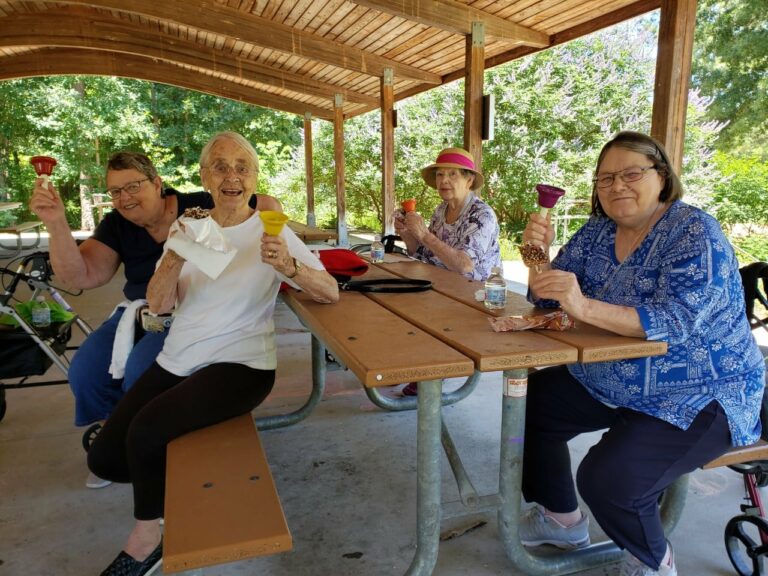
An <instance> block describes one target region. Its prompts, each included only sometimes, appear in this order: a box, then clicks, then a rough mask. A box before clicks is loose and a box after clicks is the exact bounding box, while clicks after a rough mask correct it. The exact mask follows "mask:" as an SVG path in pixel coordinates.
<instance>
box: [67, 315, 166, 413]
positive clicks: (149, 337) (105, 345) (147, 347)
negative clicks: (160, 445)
mask: <svg viewBox="0 0 768 576" xmlns="http://www.w3.org/2000/svg"><path fill="white" fill-rule="evenodd" d="M123 312H125V308H118V309H117V310H115V313H114V314H112V316H110V317H109V318H107V320H105V321H104V323H103V324H102V325H101V326H99V327H98V328H97V329H96V330H94V331H93V332H92V333H91V334H90V336H88V337H87V338H86V339H85V340H84V341H83V343H82V344H81V345H80V348H79V349H78V350H77V352H75V355H74V357H73V358H72V363H71V365H70V366H69V370H68V371H67V375H68V379H69V385H70V387H71V388H72V394H74V396H75V426H86V425H88V424H92V423H94V422H96V421H98V420H106V419H107V418H109V415H110V414H112V410H114V409H115V406H117V403H118V402H119V401H120V398H122V397H123V394H125V392H126V390H128V389H129V388H130V387H131V386H133V383H134V382H136V380H138V379H139V376H141V375H142V374H144V372H145V371H146V370H147V368H149V367H150V366H151V365H152V362H154V361H155V358H157V355H158V354H160V350H162V349H163V344H164V343H165V337H166V336H167V335H168V331H167V330H166V331H165V332H147V333H144V332H140V333H139V340H138V341H137V342H136V344H134V346H133V349H132V350H131V352H130V354H129V355H128V360H127V362H126V364H125V376H124V377H123V378H122V379H114V378H112V375H111V374H110V373H109V365H110V363H111V361H112V347H113V346H114V345H115V334H116V332H117V325H118V323H119V322H120V318H122V317H123Z"/></svg>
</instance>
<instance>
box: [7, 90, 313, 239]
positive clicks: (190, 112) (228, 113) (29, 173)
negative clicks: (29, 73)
mask: <svg viewBox="0 0 768 576" xmlns="http://www.w3.org/2000/svg"><path fill="white" fill-rule="evenodd" d="M300 126H301V119H300V118H297V117H296V116H294V115H289V114H284V113H281V112H274V111H272V110H267V109H263V108H257V107H254V106H250V105H247V104H242V103H239V102H234V101H230V100H225V99H221V98H215V97H212V96H209V95H206V94H201V93H197V92H191V91H187V90H183V89H180V88H175V87H172V86H166V85H162V84H153V83H149V82H143V81H138V80H128V79H122V78H114V77H95V76H60V77H46V78H31V79H25V80H15V81H4V82H0V194H3V195H4V197H5V198H12V199H14V200H18V201H21V202H23V204H24V205H25V206H26V205H27V201H28V199H29V193H30V192H31V188H32V182H33V180H34V177H35V175H34V171H33V170H32V168H31V167H30V166H29V158H30V157H31V156H34V155H36V154H48V155H51V156H54V157H55V158H56V159H57V161H58V164H57V166H56V169H55V172H54V180H55V182H56V185H57V187H58V188H59V190H60V192H61V194H62V198H63V199H64V202H65V204H66V206H67V212H68V219H69V221H70V224H71V225H72V226H73V227H81V226H82V227H84V228H88V227H90V226H92V214H91V209H90V206H91V197H92V194H93V193H94V192H98V191H99V190H102V189H103V188H104V165H105V163H106V160H107V158H108V157H109V156H110V155H111V154H112V153H114V152H116V151H118V150H134V151H140V152H144V153H146V154H147V155H148V156H149V157H150V158H152V160H153V161H154V162H155V164H156V166H157V167H158V171H159V173H160V175H161V176H162V177H163V178H164V180H165V181H166V182H167V183H168V184H170V185H172V186H176V187H179V188H180V189H182V190H190V189H200V181H199V167H198V164H197V162H198V158H199V155H200V150H201V149H202V147H203V145H204V144H205V142H206V141H207V140H208V139H209V138H210V136H211V135H213V134H214V133H215V132H219V131H221V130H234V131H236V132H239V133H241V134H243V136H245V137H246V138H247V139H249V140H250V141H251V142H252V143H253V144H254V146H255V147H256V149H257V151H258V152H259V156H260V160H261V175H262V176H261V178H260V183H259V187H260V189H261V190H263V191H270V190H271V185H270V178H271V177H272V176H273V175H274V174H275V173H276V172H277V171H278V170H279V167H280V166H281V165H282V164H283V163H284V162H285V161H286V159H288V158H290V156H291V154H292V152H293V149H294V148H295V147H296V146H297V145H298V143H299V142H300V139H301V133H300ZM20 216H21V217H23V218H28V217H29V216H30V214H29V213H28V212H27V213H26V214H24V213H22V214H21V215H20Z"/></svg>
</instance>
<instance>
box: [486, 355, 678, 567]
mask: <svg viewBox="0 0 768 576" xmlns="http://www.w3.org/2000/svg"><path fill="white" fill-rule="evenodd" d="M527 388H528V370H526V369H522V370H507V371H505V372H504V396H503V400H502V415H501V456H500V459H501V466H500V469H499V496H500V500H501V506H500V508H499V534H500V537H501V539H502V542H503V544H504V547H505V549H506V552H507V556H508V557H509V558H510V560H512V563H513V564H514V565H515V566H516V567H517V568H518V569H519V570H521V571H522V572H523V573H525V574H530V575H531V576H557V575H559V574H571V573H573V572H580V571H582V570H586V569H588V568H592V567H595V566H600V565H603V564H609V563H611V562H617V561H618V560H619V559H620V558H621V550H619V548H618V547H617V546H616V544H614V543H613V542H612V541H607V542H599V543H597V544H593V545H591V546H588V547H586V548H582V549H580V550H573V551H570V552H562V553H557V554H553V555H549V556H546V557H544V556H537V555H535V554H532V553H531V552H529V551H528V549H527V548H525V547H524V546H523V545H522V544H521V543H520V537H519V535H518V525H519V519H520V494H521V489H520V488H521V483H522V472H523V440H524V434H525V402H526V395H527ZM687 486H688V477H687V476H683V477H682V478H680V479H679V480H678V481H677V482H675V483H674V484H673V485H672V486H670V488H669V489H668V490H667V491H666V493H665V495H664V499H663V501H662V510H661V516H662V520H663V522H664V529H665V531H666V533H667V534H669V533H670V532H671V531H672V530H673V529H674V527H675V525H676V524H677V521H678V520H679V518H680V515H681V513H682V509H683V506H684V504H685V497H686V492H687Z"/></svg>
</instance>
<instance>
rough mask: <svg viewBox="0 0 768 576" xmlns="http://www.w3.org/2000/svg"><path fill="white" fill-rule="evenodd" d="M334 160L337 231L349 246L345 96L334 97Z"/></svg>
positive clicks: (341, 244) (342, 243) (341, 240)
mask: <svg viewBox="0 0 768 576" xmlns="http://www.w3.org/2000/svg"><path fill="white" fill-rule="evenodd" d="M333 160H334V164H335V166H336V233H337V234H338V235H339V239H338V245H339V246H349V239H348V238H347V198H346V189H345V185H344V98H343V97H342V95H341V94H336V97H335V98H334V99H333Z"/></svg>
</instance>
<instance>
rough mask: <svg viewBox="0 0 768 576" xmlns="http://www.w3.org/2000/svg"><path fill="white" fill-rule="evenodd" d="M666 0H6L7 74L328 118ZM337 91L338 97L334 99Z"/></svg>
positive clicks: (1, 13) (0, 17)
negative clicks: (123, 83) (339, 107)
mask: <svg viewBox="0 0 768 576" xmlns="http://www.w3.org/2000/svg"><path fill="white" fill-rule="evenodd" d="M660 4H661V0H355V1H349V0H63V1H56V2H45V1H35V0H0V80H2V79H10V78H22V77H31V76H43V75H55V74H97V75H115V76H124V77H130V78H138V79H144V80H150V81H154V82H162V83H166V84H173V85H176V86H181V87H185V88H190V89H193V90H199V91H202V92H207V93H211V94H215V95H218V96H224V97H227V98H232V99H235V100H240V101H243V102H248V103H251V104H255V105H258V106H264V107H269V108H274V109H278V110H283V111H286V112H291V113H296V114H305V113H311V114H312V115H313V116H315V117H318V118H324V119H332V118H333V116H334V101H335V98H336V95H337V94H338V95H341V98H342V101H343V115H344V117H351V116H356V115H359V114H362V113H364V112H368V111H370V110H374V109H377V108H379V105H380V83H381V78H382V76H383V75H384V70H386V69H391V70H392V73H393V78H394V81H393V86H394V99H395V100H400V99H402V98H405V97H407V96H411V95H413V94H417V93H419V92H422V91H424V90H428V89H430V88H432V87H435V86H437V85H440V84H443V83H445V82H449V81H452V80H455V79H457V78H463V77H464V74H465V58H466V49H467V48H466V47H467V37H468V35H469V34H470V32H471V27H472V22H477V21H481V22H483V23H484V24H485V36H486V44H485V56H484V57H485V67H486V68H488V67H491V66H495V65H498V64H501V63H503V62H507V61H510V60H513V59H515V58H519V57H521V56H524V55H526V54H530V53H532V52H535V51H538V50H541V49H544V48H547V47H550V46H554V45H556V44H560V43H562V42H566V41H568V40H572V39H573V38H577V37H579V36H583V35H585V34H589V33H591V32H593V31H595V30H599V29H601V28H604V27H606V26H610V25H612V24H616V23H618V22H621V21H624V20H627V19H629V18H632V17H635V16H638V15H640V14H643V13H646V12H649V11H651V10H654V9H656V8H659V6H660ZM336 101H337V102H338V99H337V100H336Z"/></svg>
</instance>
